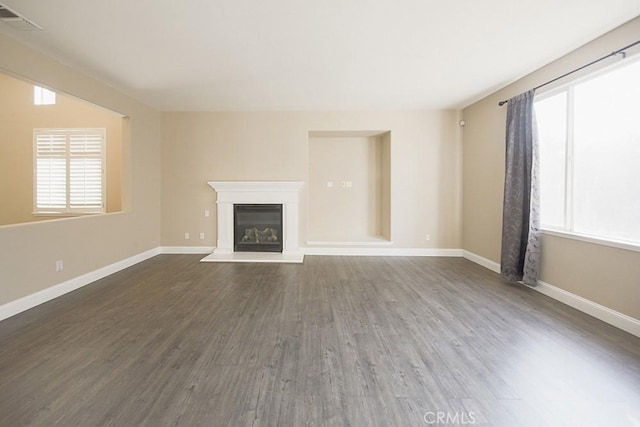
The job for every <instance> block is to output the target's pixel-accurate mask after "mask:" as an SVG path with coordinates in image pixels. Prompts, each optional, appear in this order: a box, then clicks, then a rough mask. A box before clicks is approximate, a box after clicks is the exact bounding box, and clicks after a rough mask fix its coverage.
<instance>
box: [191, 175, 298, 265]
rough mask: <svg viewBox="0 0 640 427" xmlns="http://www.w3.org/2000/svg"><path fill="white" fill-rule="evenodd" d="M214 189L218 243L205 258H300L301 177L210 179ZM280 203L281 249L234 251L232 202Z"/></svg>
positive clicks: (288, 260)
mask: <svg viewBox="0 0 640 427" xmlns="http://www.w3.org/2000/svg"><path fill="white" fill-rule="evenodd" d="M208 184H209V185H210V186H211V188H213V189H214V190H215V191H216V193H217V202H216V203H217V205H218V209H217V214H218V215H217V231H218V244H217V247H216V248H215V249H214V251H213V253H212V254H211V255H208V256H207V257H205V258H203V259H202V261H204V262H302V260H303V258H304V255H303V253H302V252H301V251H300V248H299V246H298V209H299V208H298V193H299V192H300V189H301V188H302V185H303V182H302V181H274V182H271V181H254V182H248V181H209V182H208ZM261 203H265V204H266V203H268V204H282V233H283V236H282V238H283V242H282V253H273V252H234V251H233V205H234V204H261Z"/></svg>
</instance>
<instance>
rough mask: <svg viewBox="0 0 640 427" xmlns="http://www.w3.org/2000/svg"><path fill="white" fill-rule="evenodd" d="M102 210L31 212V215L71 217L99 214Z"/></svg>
mask: <svg viewBox="0 0 640 427" xmlns="http://www.w3.org/2000/svg"><path fill="white" fill-rule="evenodd" d="M103 213H104V212H32V215H33V216H55V217H63V218H64V217H73V216H87V215H101V214H103Z"/></svg>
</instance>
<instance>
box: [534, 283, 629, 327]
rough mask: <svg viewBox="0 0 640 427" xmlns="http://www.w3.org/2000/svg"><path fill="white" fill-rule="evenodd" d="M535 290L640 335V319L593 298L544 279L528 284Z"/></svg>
mask: <svg viewBox="0 0 640 427" xmlns="http://www.w3.org/2000/svg"><path fill="white" fill-rule="evenodd" d="M527 287H529V288H531V289H533V290H534V291H537V292H540V293H541V294H544V295H546V296H548V297H550V298H553V299H554V300H556V301H560V302H562V303H564V304H566V305H568V306H570V307H573V308H575V309H576V310H579V311H582V312H583V313H586V314H588V315H590V316H593V317H595V318H596V319H599V320H602V321H603V322H605V323H608V324H610V325H613V326H615V327H616V328H619V329H622V330H623V331H625V332H629V333H630V334H632V335H635V336H637V337H640V320H638V319H635V318H633V317H631V316H627V315H626V314H623V313H620V312H618V311H615V310H612V309H610V308H609V307H605V306H604V305H601V304H598V303H596V302H593V301H591V300H588V299H586V298H583V297H581V296H580V295H576V294H572V293H571V292H568V291H565V290H564V289H560V288H558V287H557V286H553V285H550V284H548V283H546V282H543V281H542V280H538V285H537V286H528V285H527Z"/></svg>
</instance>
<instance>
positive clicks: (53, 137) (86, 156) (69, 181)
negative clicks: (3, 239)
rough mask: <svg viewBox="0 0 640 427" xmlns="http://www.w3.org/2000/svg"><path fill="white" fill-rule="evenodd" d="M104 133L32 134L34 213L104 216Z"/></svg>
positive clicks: (64, 131)
mask: <svg viewBox="0 0 640 427" xmlns="http://www.w3.org/2000/svg"><path fill="white" fill-rule="evenodd" d="M105 142H106V131H105V129H36V130H35V131H34V165H35V173H34V178H35V183H34V190H35V191H34V211H35V213H51V214H92V213H103V212H104V200H105V174H104V159H105Z"/></svg>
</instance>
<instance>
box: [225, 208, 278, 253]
mask: <svg viewBox="0 0 640 427" xmlns="http://www.w3.org/2000/svg"><path fill="white" fill-rule="evenodd" d="M233 220H234V227H233V230H234V236H233V240H234V245H233V250H234V251H235V252H282V205H274V204H234V205H233Z"/></svg>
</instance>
